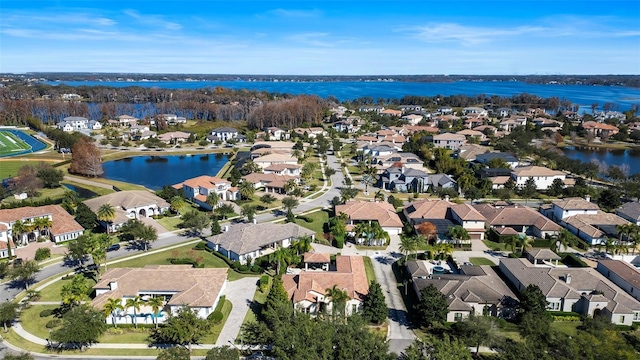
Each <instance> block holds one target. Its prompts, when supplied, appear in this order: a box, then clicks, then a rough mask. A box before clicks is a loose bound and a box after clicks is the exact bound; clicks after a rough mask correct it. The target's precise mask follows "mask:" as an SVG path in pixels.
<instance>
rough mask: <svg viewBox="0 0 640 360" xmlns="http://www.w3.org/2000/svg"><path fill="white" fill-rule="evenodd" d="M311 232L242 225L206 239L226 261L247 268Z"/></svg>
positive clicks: (286, 226) (289, 225)
mask: <svg viewBox="0 0 640 360" xmlns="http://www.w3.org/2000/svg"><path fill="white" fill-rule="evenodd" d="M304 236H309V237H311V238H312V239H313V238H314V236H315V232H314V231H311V230H309V229H307V228H304V227H302V226H300V225H296V224H294V223H287V224H273V223H262V224H253V223H245V224H238V225H234V226H231V227H225V231H224V232H223V233H222V234H219V235H214V236H211V237H209V238H207V246H208V247H209V248H211V249H213V250H215V251H217V252H219V253H221V254H222V255H224V256H226V257H227V258H229V259H230V260H233V261H239V262H240V263H241V264H248V263H250V262H252V261H253V260H255V259H257V258H259V257H261V256H265V255H269V254H271V253H273V252H274V251H276V250H277V249H279V248H288V247H289V246H291V243H292V242H293V241H294V240H295V239H298V238H301V237H304Z"/></svg>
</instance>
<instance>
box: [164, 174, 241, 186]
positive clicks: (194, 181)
mask: <svg viewBox="0 0 640 360" xmlns="http://www.w3.org/2000/svg"><path fill="white" fill-rule="evenodd" d="M182 184H183V185H186V186H188V187H190V188H193V189H198V188H203V189H213V188H215V187H216V186H218V185H231V183H230V182H229V181H227V180H225V179H221V178H219V177H216V176H209V175H202V176H198V177H194V178H191V179H187V180H185V181H183V182H182ZM174 187H175V185H174Z"/></svg>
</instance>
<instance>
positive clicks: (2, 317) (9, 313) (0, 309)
mask: <svg viewBox="0 0 640 360" xmlns="http://www.w3.org/2000/svg"><path fill="white" fill-rule="evenodd" d="M18 307H19V305H18V303H15V302H13V301H7V302H4V303H2V304H0V322H2V326H4V332H8V331H9V329H8V327H7V325H11V323H12V322H13V320H15V318H16V317H17V316H18Z"/></svg>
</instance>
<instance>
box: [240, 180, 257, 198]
mask: <svg viewBox="0 0 640 360" xmlns="http://www.w3.org/2000/svg"><path fill="white" fill-rule="evenodd" d="M238 191H239V192H240V196H242V198H243V199H249V198H251V196H253V194H254V193H255V192H256V188H255V186H254V185H253V184H252V183H251V182H249V181H246V180H245V181H243V182H241V183H240V184H238Z"/></svg>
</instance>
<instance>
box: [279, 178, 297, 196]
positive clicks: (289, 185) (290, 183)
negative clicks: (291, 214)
mask: <svg viewBox="0 0 640 360" xmlns="http://www.w3.org/2000/svg"><path fill="white" fill-rule="evenodd" d="M297 187H298V184H296V182H295V181H294V180H287V181H286V182H285V183H284V185H283V188H284V193H285V194H289V193H291V192H292V191H293V190H295V189H296V188H297Z"/></svg>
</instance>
